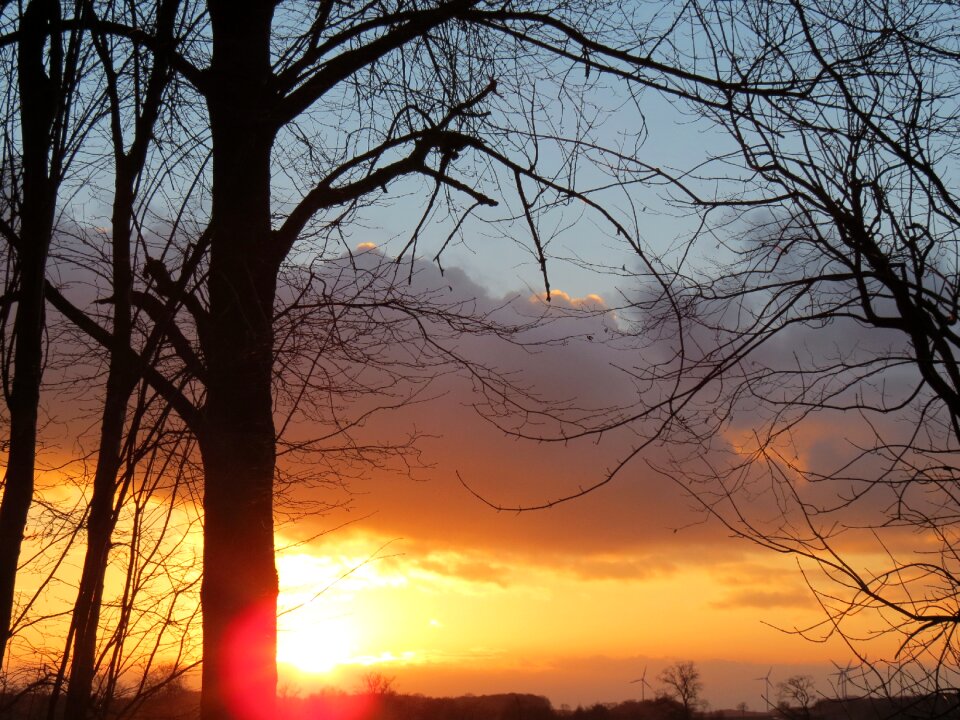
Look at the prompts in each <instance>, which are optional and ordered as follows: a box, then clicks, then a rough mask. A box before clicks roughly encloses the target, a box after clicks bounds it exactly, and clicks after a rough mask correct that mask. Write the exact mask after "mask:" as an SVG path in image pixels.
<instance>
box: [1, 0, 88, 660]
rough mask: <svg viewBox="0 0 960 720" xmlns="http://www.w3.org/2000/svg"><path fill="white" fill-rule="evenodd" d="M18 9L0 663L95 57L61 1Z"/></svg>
mask: <svg viewBox="0 0 960 720" xmlns="http://www.w3.org/2000/svg"><path fill="white" fill-rule="evenodd" d="M9 5H10V4H9V3H4V4H3V6H0V19H2V20H0V21H2V23H3V32H4V43H3V45H4V46H5V50H6V51H7V53H8V54H6V55H5V57H4V59H3V62H4V64H5V67H6V72H5V76H6V79H5V80H4V82H3V85H4V97H5V102H4V112H5V117H4V119H3V122H4V136H3V151H2V152H3V155H2V166H0V167H2V169H0V183H2V187H3V193H4V197H3V200H2V209H0V213H2V217H0V234H2V235H3V237H4V242H5V243H6V249H5V253H4V254H5V256H6V262H7V276H6V280H7V281H6V285H5V287H4V295H3V300H2V310H0V314H2V325H3V327H4V328H6V327H10V329H11V331H10V333H9V336H8V337H5V338H4V352H3V358H2V362H3V389H4V397H5V399H6V403H7V408H8V410H9V420H10V429H9V444H8V446H7V466H6V472H5V475H4V480H3V494H2V498H0V666H2V664H3V660H4V654H5V650H6V646H7V642H8V640H9V638H10V631H11V624H12V619H13V609H14V591H15V586H16V577H17V568H18V563H19V559H20V549H21V546H22V543H23V537H24V529H25V527H26V524H27V515H28V512H29V510H30V504H31V502H32V500H33V491H34V472H35V468H36V455H37V422H38V415H39V404H40V385H41V380H42V371H43V359H44V349H43V333H44V284H45V282H46V268H47V257H48V254H49V251H50V243H51V240H52V237H53V227H54V215H55V213H56V210H57V200H58V194H59V190H60V186H61V183H62V182H63V180H64V177H65V174H66V172H67V169H68V166H69V164H70V160H71V157H72V153H73V152H75V150H76V142H77V138H78V137H82V136H83V130H84V129H85V128H86V127H88V126H87V122H88V120H89V117H88V116H87V113H86V110H87V108H85V107H84V106H83V105H82V104H81V103H80V102H79V101H78V100H77V95H78V93H79V89H78V88H79V84H80V82H81V78H82V76H83V73H84V68H85V66H86V64H87V63H88V61H89V59H90V56H91V48H90V46H89V43H88V42H86V40H87V38H86V37H85V35H84V33H83V31H82V30H80V29H78V28H76V27H74V28H73V29H71V30H69V31H67V32H64V28H63V27H62V25H61V21H62V15H61V7H60V2H59V1H54V0H30V2H27V3H21V4H19V5H18V6H17V7H16V8H11V7H9ZM78 9H79V3H78ZM78 128H79V130H78ZM18 139H19V142H18V141H17V140H18ZM11 319H12V321H11Z"/></svg>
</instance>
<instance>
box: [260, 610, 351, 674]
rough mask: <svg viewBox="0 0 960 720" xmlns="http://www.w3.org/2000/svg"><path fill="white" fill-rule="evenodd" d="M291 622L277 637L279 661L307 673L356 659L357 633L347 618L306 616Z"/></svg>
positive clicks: (325, 671)
mask: <svg viewBox="0 0 960 720" xmlns="http://www.w3.org/2000/svg"><path fill="white" fill-rule="evenodd" d="M291 625H292V626H291V627H287V628H282V629H281V630H280V632H279V635H278V637H277V661H278V662H281V663H286V664H288V665H293V666H294V667H295V668H296V669H297V670H299V671H300V672H303V673H309V674H321V673H328V672H330V671H331V670H333V669H334V668H335V667H337V666H338V665H344V664H347V663H351V662H356V659H355V658H356V655H357V645H358V633H357V632H356V628H355V627H354V625H353V623H352V621H351V620H350V619H349V618H312V617H305V618H303V620H301V621H299V622H295V623H292V624H291Z"/></svg>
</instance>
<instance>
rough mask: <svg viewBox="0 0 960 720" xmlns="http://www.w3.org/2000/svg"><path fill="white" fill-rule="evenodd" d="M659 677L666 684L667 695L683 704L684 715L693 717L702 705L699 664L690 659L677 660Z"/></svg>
mask: <svg viewBox="0 0 960 720" xmlns="http://www.w3.org/2000/svg"><path fill="white" fill-rule="evenodd" d="M657 677H658V679H659V680H660V682H661V683H662V684H663V685H664V686H666V694H667V696H668V697H671V698H673V699H675V700H677V701H678V702H679V703H680V704H681V705H682V706H683V716H684V717H686V718H692V717H693V714H694V713H695V712H696V710H697V708H698V707H699V706H700V703H701V700H700V692H701V691H702V690H703V683H702V682H701V681H700V670H698V669H697V666H696V665H695V664H694V663H693V662H692V661H690V660H687V661H683V662H675V663H673V664H672V665H668V666H667V667H665V668H664V669H663V670H662V671H661V672H660V674H659V675H658V676H657Z"/></svg>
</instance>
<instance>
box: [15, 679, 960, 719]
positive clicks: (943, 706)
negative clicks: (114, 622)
mask: <svg viewBox="0 0 960 720" xmlns="http://www.w3.org/2000/svg"><path fill="white" fill-rule="evenodd" d="M277 703H278V704H277V713H276V717H277V720H685V718H687V714H686V711H685V709H684V707H683V705H682V704H681V703H679V702H677V701H675V700H673V699H671V698H668V697H658V698H656V699H653V700H643V701H640V700H627V701H625V702H621V703H595V704H593V705H590V706H588V707H577V708H575V709H571V708H569V707H567V706H564V707H563V708H554V707H553V705H552V704H551V703H550V700H549V699H547V698H546V697H543V696H541V695H531V694H524V693H504V694H499V695H464V696H461V697H440V698H435V697H426V696H424V695H401V694H398V693H394V692H389V693H383V694H376V693H354V694H349V693H344V692H338V691H328V692H322V693H318V694H313V695H302V696H301V695H287V696H285V697H280V698H279V699H278V701H277ZM199 715H200V693H199V692H198V691H195V690H188V689H184V688H182V687H175V688H168V689H165V690H163V691H161V692H158V693H156V694H154V695H152V696H146V697H144V696H140V697H138V698H137V700H136V701H135V702H134V703H129V702H128V703H125V702H122V701H121V702H118V703H116V704H115V705H114V706H113V707H112V709H111V710H110V712H109V713H108V714H107V715H106V716H103V717H102V718H97V719H96V720H196V718H199ZM693 717H696V718H702V719H704V720H707V719H712V718H725V719H727V720H762V719H763V718H779V719H782V720H841V719H842V720H879V719H880V718H885V719H887V718H904V719H906V718H911V719H913V718H915V719H917V720H919V719H920V718H931V719H932V718H960V696H958V695H957V693H953V692H951V693H941V694H939V695H928V696H923V697H904V698H850V699H847V700H819V701H817V702H816V703H814V704H813V705H811V706H810V707H809V708H797V707H789V706H787V705H785V704H781V705H780V706H779V707H777V708H771V709H770V710H768V711H762V712H761V711H752V712H751V711H749V710H715V711H710V712H696V713H693ZM0 718H2V720H49V695H48V693H47V692H46V690H34V691H21V692H19V693H12V692H7V693H0ZM53 720H58V718H57V717H55V718H54V719H53Z"/></svg>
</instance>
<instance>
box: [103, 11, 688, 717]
mask: <svg viewBox="0 0 960 720" xmlns="http://www.w3.org/2000/svg"><path fill="white" fill-rule="evenodd" d="M197 11H198V15H197V18H196V20H191V22H192V25H191V27H195V28H199V30H198V31H197V35H196V36H195V38H194V39H193V41H192V42H191V43H187V44H185V45H183V46H182V47H170V45H169V44H165V43H162V42H160V41H158V40H156V39H153V40H152V41H151V42H152V46H153V48H154V50H155V52H157V53H169V54H170V65H171V67H173V68H175V69H176V70H177V71H178V72H179V73H180V74H181V75H182V77H183V78H184V79H185V80H186V81H188V82H189V83H191V84H192V86H193V88H194V89H195V91H196V93H197V96H198V97H199V98H200V99H201V102H202V104H203V109H202V112H201V111H200V110H198V115H197V121H198V122H199V123H201V125H200V126H199V127H198V132H199V135H198V137H197V140H198V141H199V142H200V143H207V142H208V143H209V148H210V151H211V154H212V168H211V174H210V176H209V204H208V206H207V207H209V224H208V225H207V227H206V231H205V232H204V234H203V235H202V238H201V240H200V242H199V244H198V246H197V247H195V248H193V250H196V251H197V252H203V251H207V250H208V253H209V254H208V255H204V256H203V257H204V261H203V263H202V264H198V263H197V262H194V261H188V260H187V259H184V260H183V262H182V263H181V273H180V276H179V277H178V278H177V279H173V278H170V277H169V275H168V270H167V268H166V267H164V265H163V264H160V263H156V264H154V265H153V266H152V267H151V268H150V271H151V272H152V273H153V274H154V276H155V277H157V278H168V279H169V282H166V283H161V282H158V283H157V286H156V291H157V294H158V296H159V298H160V299H162V300H164V301H170V302H173V303H177V302H181V301H182V302H183V304H184V306H185V307H186V308H187V314H188V315H189V317H190V322H191V323H192V324H193V326H194V327H195V330H196V340H197V349H198V351H197V352H193V351H192V350H190V349H188V348H186V347H185V346H181V347H180V348H179V350H180V351H182V352H181V359H182V360H183V362H184V363H185V364H188V365H192V366H194V367H195V369H196V370H197V372H196V376H197V377H200V378H202V380H203V387H204V393H205V394H204V396H203V399H202V403H201V404H200V406H199V407H196V406H195V405H194V403H193V402H192V401H191V400H190V399H188V398H187V397H186V396H185V395H184V394H182V393H180V392H178V391H177V390H176V389H175V388H173V387H172V385H171V384H170V383H169V382H167V383H163V382H159V384H158V389H159V390H160V391H162V392H164V393H166V396H167V399H168V401H169V402H170V403H171V404H172V405H173V406H174V407H175V408H176V409H177V410H178V411H179V412H180V414H181V416H182V417H183V419H184V420H185V422H187V424H188V425H189V426H190V427H191V429H192V430H193V432H194V433H195V434H196V436H197V438H198V442H199V447H200V452H201V455H202V459H203V467H204V476H205V477H204V500H203V507H204V568H205V570H204V578H203V589H202V603H203V617H204V663H203V688H204V689H203V716H204V718H207V719H209V720H213V719H214V718H235V717H258V718H265V717H272V716H273V703H274V695H275V687H276V668H275V655H276V598H277V574H276V569H275V565H274V547H273V534H274V532H273V520H274V507H273V498H274V479H275V475H276V430H275V427H274V403H273V396H272V392H271V382H272V376H273V370H274V334H273V332H274V329H273V315H274V306H275V303H276V301H277V289H278V286H277V284H278V276H279V273H280V271H281V268H282V266H283V264H284V263H285V262H287V261H288V259H289V258H290V257H291V254H292V253H293V252H294V250H295V249H298V248H299V249H304V250H307V249H310V245H311V243H312V245H313V246H314V248H315V247H316V246H317V245H318V244H320V243H321V242H322V239H323V238H336V237H337V236H338V234H339V233H342V232H343V231H344V228H345V227H347V223H348V222H349V221H350V220H351V219H352V218H353V217H355V214H356V212H357V210H358V209H359V208H360V207H361V205H362V204H364V203H369V202H372V201H373V200H374V199H377V198H381V197H383V196H385V195H387V194H388V193H389V192H390V190H391V188H392V187H393V186H394V185H395V184H396V183H397V182H398V181H401V180H402V179H404V178H419V180H418V182H420V183H423V184H424V185H426V186H427V187H428V188H429V190H428V192H427V195H426V197H427V201H426V203H425V204H424V205H423V206H422V209H423V214H422V220H421V221H420V222H419V223H418V224H416V226H415V227H413V228H412V229H411V234H410V242H409V252H410V253H413V252H415V250H416V248H417V243H418V240H420V238H421V230H422V229H423V227H424V224H425V223H426V222H427V221H428V220H430V219H431V218H433V217H434V216H435V214H436V213H438V212H441V209H442V208H445V209H444V210H443V212H446V213H447V214H448V216H449V218H450V220H451V228H452V232H453V233H454V234H456V233H457V232H459V231H461V230H462V228H463V227H465V226H464V223H467V222H468V220H469V218H470V216H472V215H473V214H474V213H475V212H476V211H477V210H478V209H479V208H484V207H493V206H495V205H497V202H498V201H499V200H501V199H504V197H505V196H503V193H502V191H501V188H504V187H506V188H511V193H512V197H511V201H512V202H515V203H516V205H517V207H518V208H519V211H518V215H519V216H520V217H521V218H524V221H525V223H526V225H527V226H528V229H529V231H530V233H531V244H532V252H533V253H534V256H535V257H536V258H537V260H538V262H539V263H540V264H541V267H543V268H544V277H545V278H546V274H545V266H546V258H547V254H546V249H545V248H546V245H545V243H546V242H547V240H548V238H545V237H541V236H540V233H539V231H538V227H539V216H540V214H541V213H542V212H544V211H546V210H548V209H550V208H553V207H559V208H562V207H563V205H564V204H566V203H568V202H570V200H571V199H578V200H580V201H582V202H584V203H586V204H587V205H588V206H593V207H596V202H595V201H594V200H593V199H592V198H591V197H590V195H589V193H588V192H587V190H586V189H582V188H581V189H578V188H577V187H575V186H574V185H573V180H574V178H575V176H576V172H577V164H578V160H577V158H578V154H579V153H582V152H588V151H589V152H594V151H595V148H596V145H595V144H593V143H591V142H584V140H589V138H584V137H583V136H582V135H577V134H573V135H571V136H569V137H566V136H564V135H563V133H562V131H561V132H559V133H558V132H557V128H556V127H554V128H551V129H550V131H549V132H546V131H545V132H541V131H540V129H539V127H538V125H539V124H540V123H542V122H544V121H545V120H546V119H547V118H548V117H549V113H547V112H546V109H545V107H544V103H545V102H546V99H545V98H546V97H547V94H545V92H544V89H545V88H546V87H552V88H553V91H552V93H551V95H552V96H554V97H562V98H563V102H564V103H565V107H566V108H567V109H568V110H569V109H574V108H576V109H580V110H583V109H585V108H586V107H587V106H585V105H584V104H582V103H579V102H577V101H576V100H573V98H576V97H581V96H583V95H584V93H587V92H588V91H589V89H590V86H591V83H592V82H596V78H598V77H609V76H619V77H621V78H624V77H626V78H631V79H635V80H640V81H641V82H646V83H651V84H659V83H662V82H663V75H664V73H665V72H667V71H666V69H665V67H664V66H663V65H662V64H661V63H658V62H657V61H656V60H654V59H653V57H652V56H651V55H650V54H649V53H652V52H655V51H656V48H657V44H656V42H655V40H656V39H655V38H653V37H648V36H647V35H646V34H645V32H644V30H643V28H637V27H635V24H634V19H635V15H634V14H633V13H632V12H631V10H630V8H629V7H628V6H623V7H621V6H619V4H610V3H593V2H584V3H581V2H572V3H567V2H557V3H552V2H548V3H540V2H531V3H525V2H518V3H505V4H504V3H488V2H482V1H480V0H452V1H449V2H413V3H410V2H397V3H392V2H382V3H381V2H377V3H370V4H354V3H335V2H321V3H318V4H305V3H293V2H291V3H277V2H273V1H267V0H259V1H251V2H244V3H237V2H233V1H227V0H211V1H210V2H208V3H207V4H206V5H204V6H201V7H199V8H198V9H197ZM112 30H113V31H114V32H116V33H119V34H123V33H127V34H128V35H129V36H130V37H137V38H139V37H142V36H143V35H142V33H143V30H142V29H139V28H130V29H125V28H123V27H119V26H117V27H113V28H112ZM648 51H649V52H648ZM571 66H580V69H581V71H582V73H583V75H584V81H583V82H580V81H579V80H574V77H573V75H571V74H570V73H569V72H568V71H569V70H570V68H571ZM640 72H649V77H641V76H640V74H639V73H640ZM591 73H593V75H592V77H593V80H591V79H590V77H591ZM675 74H678V75H681V76H683V77H691V76H690V75H689V73H686V72H681V71H677V73H675ZM558 102H559V101H558ZM558 117H559V116H558ZM583 120H586V122H580V121H576V122H573V123H572V126H574V127H580V128H589V127H592V124H593V122H594V119H593V118H583ZM207 133H208V134H207ZM547 146H550V149H551V152H549V153H548V152H546V149H547ZM608 159H610V161H611V162H613V163H615V164H617V165H619V164H622V163H623V162H625V160H624V159H623V158H622V156H618V155H616V154H613V155H611V156H610V157H609V158H608ZM278 169H283V172H284V173H285V174H286V176H287V177H288V178H290V180H289V181H287V182H286V183H285V184H283V185H282V186H280V185H278V184H276V182H275V179H276V178H277V176H278V172H277V171H278ZM422 186H423V185H421V187H422ZM495 195H496V196H495ZM505 214H506V215H507V216H508V217H509V216H510V214H511V213H510V212H507V213H505ZM621 230H622V228H621ZM305 241H309V242H305ZM314 251H315V250H314ZM193 257H195V255H194V256H193ZM198 267H200V269H201V270H202V275H198V276H197V278H194V276H193V273H194V271H195V270H197V268H198ZM195 283H196V284H198V285H199V289H198V291H197V293H196V294H195V295H192V296H191V297H192V298H193V299H192V300H191V299H189V298H188V297H187V296H186V294H185V290H186V289H187V288H188V287H190V288H192V287H193V286H194V284H195ZM169 322H170V323H171V324H172V323H173V322H174V319H173V317H172V316H171V318H170V320H169Z"/></svg>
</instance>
